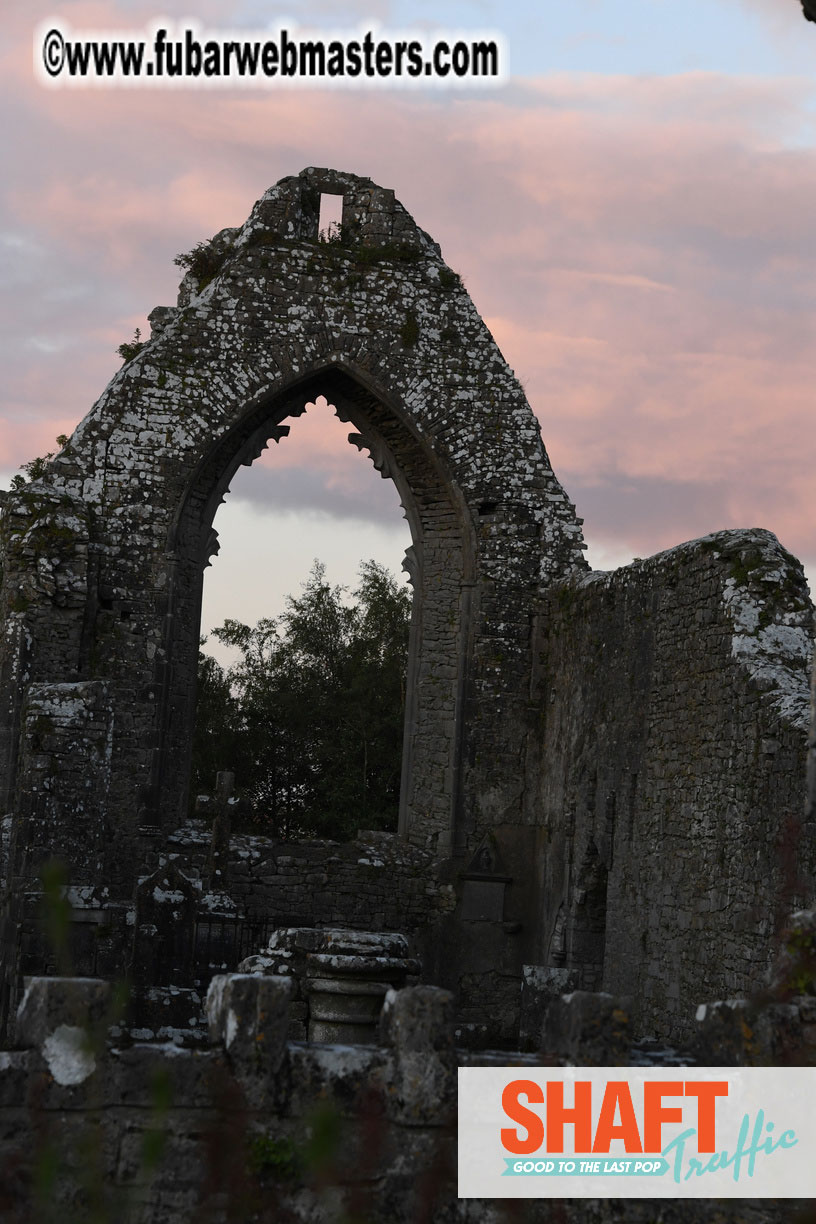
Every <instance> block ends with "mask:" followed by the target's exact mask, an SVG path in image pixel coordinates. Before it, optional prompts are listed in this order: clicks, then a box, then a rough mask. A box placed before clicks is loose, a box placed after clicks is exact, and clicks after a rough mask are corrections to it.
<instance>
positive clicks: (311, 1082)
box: [0, 976, 800, 1224]
mask: <svg viewBox="0 0 816 1224" xmlns="http://www.w3.org/2000/svg"><path fill="white" fill-rule="evenodd" d="M105 987H106V984H105V983H103V982H93V981H88V980H84V981H83V980H73V981H71V980H67V981H66V980H65V979H63V980H58V981H56V982H54V981H50V982H43V981H42V980H39V981H37V980H35V981H34V982H33V983H32V985H31V988H30V989H29V991H28V992H27V995H26V998H25V999H24V1001H23V1004H22V1007H21V1014H20V1018H19V1024H18V1045H19V1046H20V1047H22V1048H19V1049H17V1050H14V1051H10V1052H4V1053H2V1054H0V1214H2V1219H3V1221H4V1224H24V1222H27V1221H29V1220H31V1219H32V1215H33V1217H34V1218H36V1219H41V1218H46V1219H55V1218H59V1219H65V1218H69V1219H71V1218H76V1219H94V1220H96V1221H98V1222H99V1224H193V1221H195V1222H196V1224H197V1222H198V1221H200V1220H209V1221H211V1222H212V1224H238V1222H239V1221H240V1224H253V1222H255V1224H262V1222H264V1221H270V1222H271V1221H276V1222H277V1221H281V1220H286V1221H291V1222H292V1224H296V1222H300V1221H303V1224H307V1222H308V1224H323V1222H324V1221H326V1222H328V1221H330V1220H339V1219H350V1218H352V1219H365V1220H368V1221H371V1222H372V1224H374V1222H376V1221H383V1222H386V1221H387V1222H388V1224H417V1222H418V1221H423V1220H434V1221H442V1222H445V1221H450V1222H451V1224H452V1222H453V1221H461V1222H462V1224H465V1222H467V1221H470V1222H471V1224H475V1222H477V1221H478V1222H479V1224H495V1222H497V1221H499V1220H502V1219H506V1218H512V1219H520V1220H526V1221H529V1222H530V1224H533V1222H535V1224H553V1222H555V1221H557V1222H559V1224H612V1221H616V1220H626V1221H630V1222H634V1224H653V1222H654V1221H655V1220H657V1219H659V1220H661V1221H662V1222H663V1224H704V1222H705V1224H708V1222H710V1221H713V1220H717V1221H721V1222H722V1224H782V1222H783V1221H787V1220H791V1219H792V1218H793V1213H794V1212H795V1211H796V1210H798V1207H799V1206H800V1205H799V1204H794V1203H793V1202H791V1201H790V1200H788V1201H783V1202H773V1201H769V1200H754V1201H747V1202H746V1201H740V1200H721V1201H720V1202H718V1203H717V1204H714V1203H712V1202H711V1201H707V1200H699V1199H696V1200H695V1199H678V1200H670V1199H669V1200H660V1201H654V1200H653V1201H649V1200H610V1201H604V1200H572V1201H569V1200H567V1201H561V1202H558V1201H554V1200H546V1199H544V1200H538V1201H536V1200H531V1201H529V1202H523V1201H522V1202H517V1203H514V1204H513V1207H514V1208H515V1209H514V1210H513V1211H512V1214H511V1213H510V1212H506V1211H505V1209H506V1207H507V1204H503V1203H499V1202H496V1201H491V1202H485V1201H483V1200H476V1199H460V1198H458V1196H457V1187H456V1130H455V1107H456V1068H457V1064H458V1065H479V1062H480V1060H479V1058H478V1057H473V1056H470V1057H468V1056H467V1055H463V1054H462V1052H461V1051H457V1050H456V1049H455V1047H454V1044H453V1041H452V1033H451V1024H450V1020H451V1009H450V998H449V997H448V996H447V995H446V992H444V991H438V990H434V989H433V988H428V987H420V988H416V989H408V990H404V991H398V992H393V993H392V994H391V995H390V996H389V997H388V999H387V1001H386V1006H385V1008H384V1011H383V1016H382V1020H381V1041H382V1044H381V1045H378V1046H353V1045H321V1044H301V1043H294V1042H287V1041H286V1028H287V1012H288V1009H289V1003H288V999H289V995H290V993H291V992H290V991H289V989H288V988H289V982H288V980H287V979H282V978H279V977H277V978H276V977H267V978H263V977H261V978H251V977H246V976H233V977H224V978H222V979H220V980H219V981H218V983H216V985H215V988H214V989H213V991H211V992H210V997H209V999H208V1004H209V1006H208V1010H209V1015H210V1032H211V1037H212V1041H213V1044H212V1045H211V1046H209V1047H202V1048H198V1049H184V1048H181V1047H179V1046H174V1045H170V1044H166V1045H147V1044H140V1043H138V1042H137V1043H135V1044H133V1045H130V1046H128V1045H124V1044H121V1043H119V1044H113V1045H112V1046H111V1044H110V1042H109V1041H106V1037H107V1036H108V1025H109V1021H110V1016H111V1010H110V1002H109V1000H108V999H107V998H106V991H105ZM572 998H573V1000H574V999H576V998H577V996H572ZM587 1001H589V1000H587ZM83 1005H84V1007H83ZM573 1006H574V1004H573ZM514 1061H515V1064H516V1065H518V1066H520V1067H523V1066H524V1065H525V1064H528V1065H534V1064H535V1063H537V1062H538V1061H539V1059H538V1058H536V1057H535V1056H526V1057H525V1056H524V1055H520V1054H516V1055H515V1056H514ZM552 1063H553V1059H552V1058H550V1059H548V1061H547V1065H552ZM37 1212H39V1214H36V1213H37Z"/></svg>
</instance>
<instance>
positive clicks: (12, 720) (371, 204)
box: [0, 169, 816, 1045]
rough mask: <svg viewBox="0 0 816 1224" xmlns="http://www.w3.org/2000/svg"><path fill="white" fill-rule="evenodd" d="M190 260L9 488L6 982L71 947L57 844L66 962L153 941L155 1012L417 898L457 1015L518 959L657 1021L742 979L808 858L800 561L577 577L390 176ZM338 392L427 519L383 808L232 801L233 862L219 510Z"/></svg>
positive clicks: (503, 983)
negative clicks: (310, 930)
mask: <svg viewBox="0 0 816 1224" xmlns="http://www.w3.org/2000/svg"><path fill="white" fill-rule="evenodd" d="M324 192H328V193H331V194H342V195H343V232H342V238H341V240H339V241H330V242H325V241H320V239H319V235H318V232H317V227H318V215H319V202H320V196H321V193H324ZM190 262H191V267H190V270H189V271H188V273H187V275H186V276H185V277H184V280H183V281H182V284H181V287H180V291H179V299H178V304H177V306H175V307H162V308H157V309H155V310H154V311H153V312H152V314H151V316H150V319H151V324H152V335H151V338H150V340H149V341H148V342H147V343H146V344H145V345H144V346H143V347H142V348H141V350H140V351H139V352H138V353H137V354H136V355H135V356H133V357H132V359H131V360H129V361H128V362H126V364H125V365H124V367H123V368H122V370H121V371H120V372H119V373H118V374H117V375H116V377H115V378H114V379H113V380H112V382H111V384H110V385H109V387H108V388H107V390H106V391H105V392H104V394H103V395H102V397H101V399H100V400H99V401H98V403H97V404H96V405H95V406H94V407H93V408H92V410H91V412H90V413H89V414H88V416H87V417H86V418H85V419H84V420H83V421H82V423H81V424H80V425H79V427H78V428H77V430H76V431H75V432H74V434H73V435H72V437H71V438H70V440H69V442H68V444H67V445H66V446H65V448H64V449H63V450H62V451H61V452H60V454H59V455H58V456H57V457H56V458H55V459H54V460H53V461H52V462H51V463H50V464H49V465H48V466H47V469H46V472H45V475H44V476H43V477H42V478H41V479H39V480H37V481H35V482H33V483H30V484H28V485H27V486H26V487H25V488H24V489H23V490H21V491H16V492H13V493H10V494H7V495H4V506H3V517H2V523H1V524H0V561H1V562H2V588H0V627H1V628H2V654H1V655H0V769H1V770H2V787H0V794H2V799H3V811H4V812H5V813H6V814H7V815H6V819H5V820H4V824H3V838H2V842H0V845H1V846H2V848H3V872H4V877H5V881H6V891H5V894H4V922H3V935H2V939H3V951H4V978H3V982H4V987H3V989H4V995H3V998H2V1008H3V1009H4V1010H5V1011H6V1012H7V1013H9V1012H10V1011H13V1007H14V1004H15V1002H16V1000H17V998H18V997H19V994H20V984H21V974H22V973H24V972H25V973H38V972H42V971H49V970H51V969H53V968H54V965H53V964H52V962H51V961H50V960H49V955H48V951H47V949H46V948H45V946H44V944H43V940H42V937H41V934H40V933H38V926H37V913H38V907H39V905H40V902H41V891H42V890H41V885H40V882H39V874H40V870H41V867H42V865H43V863H44V862H45V861H46V860H47V859H48V858H50V857H51V856H53V855H57V856H58V857H59V858H60V859H61V860H62V861H63V862H64V863H65V864H66V865H67V869H68V877H69V882H70V886H71V890H72V891H71V892H70V893H69V895H68V900H69V901H70V904H71V908H72V918H73V945H74V947H73V952H74V967H75V969H76V971H78V972H82V973H87V974H90V975H99V976H113V975H115V974H116V972H117V971H120V970H121V969H122V968H123V967H130V968H131V969H133V971H134V973H135V977H136V979H137V981H139V983H140V987H141V994H142V1000H141V1003H140V1004H139V1006H138V1007H137V1009H136V1012H135V1013H134V1017H132V1019H133V1020H134V1023H136V1025H137V1028H138V1029H139V1030H140V1031H142V1032H144V1033H152V1034H154V1035H158V1034H159V1033H160V1032H165V1035H166V1034H167V1033H170V1032H173V1031H175V1030H179V1031H180V1030H182V1029H189V1031H190V1033H193V1034H194V1033H195V1031H196V1029H197V1026H198V1027H199V1028H200V1023H201V1020H200V1014H199V1017H198V1020H197V1021H196V1022H195V1023H193V1020H194V1017H191V1016H190V1015H189V1013H190V1011H191V1008H193V1009H194V1008H196V1007H198V1006H199V1004H200V998H201V994H202V992H203V991H204V990H205V989H206V983H207V981H208V980H209V977H210V976H212V973H213V972H214V971H216V970H219V971H220V970H223V971H231V970H234V969H235V968H236V966H237V964H238V963H239V961H241V960H243V959H244V958H245V957H246V956H248V955H250V954H251V953H254V952H258V951H260V950H261V948H260V946H257V945H256V946H251V947H248V946H247V943H246V941H247V939H248V938H250V937H251V938H254V937H255V934H256V933H257V932H260V931H265V930H267V929H268V928H271V927H272V926H274V925H276V924H277V925H296V926H304V925H306V926H308V925H311V924H315V925H335V926H336V925H343V926H349V927H355V928H357V929H359V930H368V931H372V930H384V931H389V930H402V931H403V932H404V933H405V934H406V935H407V936H408V937H409V939H410V941H411V945H412V954H417V955H419V957H420V959H421V962H422V967H423V968H422V975H423V979H424V980H425V981H426V982H429V983H434V984H435V985H437V986H439V987H445V988H449V989H451V990H452V991H453V992H454V997H455V1003H456V1009H457V1023H458V1025H459V1033H460V1039H461V1040H462V1041H463V1042H470V1043H471V1044H478V1043H482V1044H484V1043H485V1042H490V1041H492V1042H501V1043H504V1044H505V1045H514V1044H515V1043H516V1042H517V1040H518V1024H519V1010H520V999H521V989H520V987H521V982H522V977H523V971H524V968H525V966H526V967H527V968H528V970H529V972H528V975H527V980H528V981H533V980H539V979H541V980H543V978H542V972H541V971H544V970H557V969H563V970H565V971H566V972H568V973H569V974H570V975H571V976H570V980H571V981H573V982H574V983H575V985H576V986H577V987H578V988H579V989H581V990H583V991H587V992H600V991H605V992H608V993H610V994H611V995H614V996H619V995H622V996H625V997H626V998H627V1000H628V1002H627V1008H628V1011H627V1014H628V1015H629V1016H630V1018H631V1023H632V1026H633V1028H634V1030H635V1031H636V1032H639V1033H641V1034H642V1033H644V1032H650V1031H651V1032H652V1033H656V1034H657V1035H659V1036H661V1037H667V1036H675V1037H683V1036H687V1035H688V1034H689V1032H690V1031H691V1027H692V1022H693V1012H694V1007H695V1006H696V1005H697V1003H698V1002H700V1001H704V1000H706V999H711V998H721V997H726V996H730V995H733V994H735V993H750V991H751V989H752V986H753V985H755V983H756V982H757V981H758V980H759V979H760V977H761V975H762V973H763V972H764V970H765V969H766V968H767V966H768V964H769V962H770V958H771V956H772V952H773V948H774V940H775V938H776V934H777V931H778V929H779V927H780V924H781V922H782V919H783V917H784V915H785V914H786V913H787V912H789V911H790V909H791V908H793V907H794V906H795V905H797V904H802V903H805V902H807V901H809V900H810V899H811V895H812V887H813V866H814V862H813V848H814V839H813V817H814V797H813V795H814V787H816V782H814V781H813V772H814V770H813V765H812V758H813V752H811V784H810V785H811V799H810V808H809V814H808V815H807V816H806V819H805V820H804V822H803V819H802V812H803V806H802V798H803V795H802V778H803V776H804V770H805V757H806V751H807V748H806V726H807V677H808V674H809V667H810V652H811V649H812V620H811V617H812V608H811V605H810V602H809V599H808V595H807V590H806V586H805V583H804V578H803V574H802V570H801V566H800V565H799V564H798V562H797V561H796V560H795V559H794V558H792V557H791V556H790V555H789V554H787V553H786V552H785V551H784V550H783V549H782V548H781V547H780V545H779V544H778V542H777V541H776V540H775V538H774V537H773V536H771V535H769V533H767V532H762V531H756V530H752V531H745V532H722V533H718V534H716V535H713V536H709V537H706V538H705V539H703V540H700V541H695V542H693V543H691V544H685V545H681V546H680V547H678V548H676V549H673V550H671V551H670V552H668V553H664V554H661V555H659V556H657V557H654V558H651V559H649V560H648V561H645V562H636V563H634V564H633V565H631V566H627V567H625V568H623V569H621V570H618V571H616V572H615V573H613V574H593V573H590V572H589V571H588V569H587V566H586V564H585V562H584V560H583V556H582V548H583V543H582V539H581V526H580V524H581V520H580V519H578V518H577V517H576V515H575V512H574V507H573V506H572V504H571V503H570V502H569V501H568V499H567V497H566V495H565V493H564V491H563V489H562V488H561V486H560V484H559V483H558V481H557V479H556V477H555V476H554V474H553V472H552V470H551V468H550V465H549V461H548V458H547V455H546V452H545V450H544V447H543V444H542V442H541V437H540V433H539V427H538V423H537V421H536V419H535V417H534V416H533V413H532V411H531V409H530V406H529V404H528V403H527V400H526V398H525V395H524V392H523V389H522V388H521V386H520V384H519V382H518V381H517V379H516V378H515V376H514V374H513V372H512V371H511V370H510V369H509V368H508V367H507V365H506V363H505V361H504V359H503V358H502V355H501V353H500V352H499V350H498V348H497V346H496V344H495V342H494V341H493V339H492V337H491V335H490V333H489V331H488V330H487V328H486V327H485V325H484V323H483V322H482V320H481V318H480V317H479V315H478V313H477V311H476V309H475V307H474V305H473V303H472V302H471V300H470V298H469V296H468V294H467V293H466V292H465V290H464V288H463V287H462V284H461V282H460V281H459V278H458V277H457V276H456V275H455V274H454V273H453V272H452V271H451V270H450V269H448V268H447V267H446V265H445V263H444V261H443V259H442V257H441V254H440V250H439V247H438V246H437V245H436V243H435V242H434V241H433V240H432V239H431V238H429V236H428V235H427V234H425V233H424V232H423V231H422V230H421V229H419V228H418V226H417V225H416V224H415V222H414V221H413V220H412V218H411V217H410V216H409V215H408V214H407V213H406V212H405V210H404V209H403V208H402V206H401V205H400V204H399V203H398V201H396V200H395V198H394V195H393V192H391V191H388V190H385V189H382V188H379V187H377V186H376V185H375V184H373V183H371V182H370V181H369V180H366V179H360V178H357V177H355V176H353V175H348V174H342V173H337V172H334V171H328V170H315V169H310V170H306V171H304V172H303V173H302V174H301V175H299V176H297V177H295V178H287V179H284V180H282V181H281V182H280V183H278V184H277V185H276V186H275V187H272V188H271V189H270V190H269V191H268V192H266V194H265V195H264V196H263V197H262V199H261V200H259V201H258V203H257V204H256V206H255V208H254V209H253V211H252V213H251V215H250V217H249V219H248V221H247V222H246V224H245V225H244V226H242V227H241V228H240V229H230V230H223V231H221V233H220V234H218V235H216V237H215V238H214V239H213V240H212V241H211V242H210V243H209V244H206V245H205V246H204V247H202V248H201V249H199V250H198V252H197V253H194V254H193V255H192V256H191V261H190ZM321 394H322V395H325V396H326V397H327V399H328V400H329V401H330V402H331V403H332V404H333V405H335V407H336V410H337V413H338V415H339V416H340V417H341V419H343V420H347V421H349V422H350V423H351V425H352V426H353V427H354V430H355V432H354V433H353V434H351V435H350V438H351V440H352V442H353V443H354V444H355V445H357V446H360V447H361V448H363V449H365V450H367V451H368V452H369V453H370V455H371V458H372V461H373V463H374V466H375V468H376V469H377V470H378V471H379V472H380V473H381V474H382V475H383V476H386V477H388V478H390V479H392V480H393V481H394V482H395V484H396V486H397V489H398V491H399V493H400V497H401V500H402V503H403V506H404V507H405V512H406V517H407V519H408V522H409V525H410V528H411V532H412V538H413V543H412V547H411V548H410V550H409V553H408V556H407V558H406V565H407V568H408V569H409V572H410V574H411V577H412V581H413V585H414V613H413V618H412V628H411V644H410V657H409V674H408V696H407V706H408V714H407V718H406V734H405V746H404V754H403V785H402V801H401V817H400V831H399V836H397V835H394V836H393V837H391V838H389V837H382V838H380V839H379V841H378V840H377V839H374V841H371V839H369V840H368V841H366V839H365V837H363V838H361V839H360V840H359V841H358V843H354V844H352V846H350V847H335V846H332V845H331V844H327V843H322V844H312V845H294V846H290V847H287V846H282V845H279V844H277V845H273V844H270V843H264V842H263V840H262V839H252V838H246V837H237V836H233V837H232V838H231V840H230V843H229V848H228V849H227V845H226V833H225V832H224V831H223V830H222V836H221V841H220V842H219V845H218V847H216V852H215V853H214V857H213V855H211V854H210V848H209V847H208V846H207V845H205V844H203V843H202V840H201V835H200V832H196V826H195V825H190V824H188V823H187V819H188V812H189V795H188V773H189V770H188V762H189V754H190V743H191V734H192V726H193V719H194V708H195V692H194V685H195V674H196V661H197V651H198V634H199V615H200V601H201V589H202V580H203V572H204V568H205V566H206V564H207V561H208V559H209V557H210V556H212V554H213V552H214V551H215V550H216V549H217V539H216V536H215V533H214V531H213V526H212V525H213V519H214V515H215V512H216V509H217V507H218V505H219V504H220V502H221V500H222V499H223V496H224V494H225V492H226V490H227V488H228V486H229V483H230V481H231V479H232V478H233V476H234V474H235V472H236V470H237V468H238V467H239V465H240V464H241V463H250V462H251V461H252V460H253V459H254V458H255V457H257V455H258V454H259V453H260V452H261V450H262V449H263V448H264V447H265V446H266V445H267V444H268V443H269V442H270V441H274V442H276V443H277V442H280V443H281V444H282V445H284V446H285V445H286V441H285V437H286V434H287V433H288V429H289V426H288V425H287V424H285V422H286V421H287V419H288V418H290V417H297V416H298V415H300V414H301V413H302V412H303V411H304V408H305V406H306V404H308V403H309V402H310V401H311V400H313V399H314V398H315V397H317V396H318V395H321ZM238 781H239V784H240V779H239V780H238ZM225 828H226V826H225ZM222 842H223V844H222ZM216 860H217V862H218V864H219V868H218V876H217V879H216V877H215V875H214V869H213V867H212V864H213V862H215V861H216ZM171 877H172V878H171ZM172 879H175V880H176V884H177V885H178V887H176V886H175V885H173V884H172ZM214 881H215V882H214ZM224 882H226V883H224ZM138 889H141V890H142V892H141V893H138V895H137V890H138ZM145 889H146V890H147V891H145ZM179 898H181V899H179ZM137 901H138V904H137ZM216 927H217V928H218V929H217V934H216V935H215V936H213V934H212V933H213V930H214V929H215V928H216ZM164 928H166V937H165V935H162V934H161V931H162V929H164ZM174 928H175V929H174ZM157 932H158V935H157V934H156V933H157ZM167 932H171V933H172V938H171V937H170V934H169V933H167ZM91 936H93V937H91ZM211 936H212V938H211ZM151 940H153V941H154V945H155V946H151V942H150V941H151ZM175 946H178V947H180V948H183V949H184V955H183V957H181V960H182V961H183V962H184V963H183V965H181V964H179V965H175V966H170V965H169V961H168V960H167V957H168V956H169V957H170V960H172V956H171V955H170V953H168V952H167V949H172V948H173V947H175ZM712 949H716V951H715V952H714V953H712ZM165 962H167V963H166V964H165ZM156 964H161V965H162V966H164V967H163V968H161V970H159V969H155V973H157V974H158V973H161V974H163V975H164V976H166V977H168V979H169V980H168V981H164V982H155V983H154V985H153V987H150V986H149V985H148V980H149V977H150V973H151V972H153V970H151V969H150V966H151V965H156ZM171 970H172V971H171ZM169 986H172V988H173V991H174V992H175V993H174V994H173V996H172V999H171V998H170V996H169V995H162V994H161V991H162V990H163V989H164V988H165V987H169ZM151 990H153V991H154V994H152V995H151V994H150V991H151ZM155 991H158V992H159V993H158V994H156V993H155ZM185 1016H186V1017H187V1019H186V1020H184V1019H183V1017H185ZM179 1017H181V1018H182V1020H181V1021H180V1020H179ZM188 1021H189V1023H188ZM525 1025H526V1026H527V1030H529V1029H530V1028H531V1026H532V1028H535V1019H534V1018H533V1019H532V1020H531V1019H530V1018H529V1017H528V1018H527V1019H526V1021H525Z"/></svg>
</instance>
